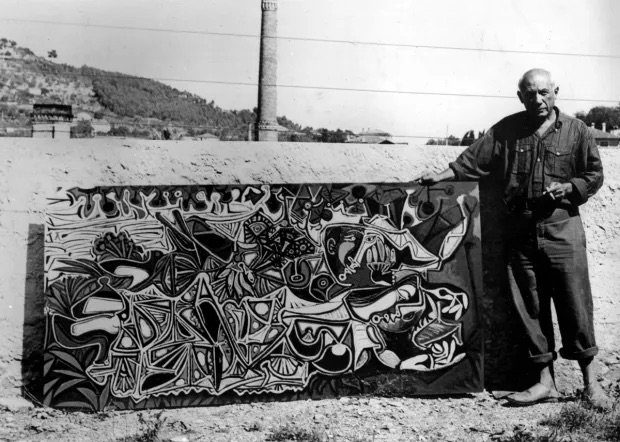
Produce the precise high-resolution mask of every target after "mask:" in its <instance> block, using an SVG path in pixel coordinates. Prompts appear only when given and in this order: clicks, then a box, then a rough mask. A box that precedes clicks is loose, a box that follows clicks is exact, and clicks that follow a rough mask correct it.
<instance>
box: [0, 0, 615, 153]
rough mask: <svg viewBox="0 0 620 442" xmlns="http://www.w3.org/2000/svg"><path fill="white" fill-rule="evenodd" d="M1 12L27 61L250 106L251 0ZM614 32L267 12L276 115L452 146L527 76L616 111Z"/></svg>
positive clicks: (549, 24)
mask: <svg viewBox="0 0 620 442" xmlns="http://www.w3.org/2000/svg"><path fill="white" fill-rule="evenodd" d="M0 11H3V13H2V14H1V15H0V37H6V38H9V39H11V40H15V41H17V43H18V44H19V45H20V46H25V47H29V48H30V49H31V50H33V51H34V52H35V53H36V54H37V55H46V54H47V51H49V50H52V49H55V50H56V51H57V53H58V58H57V59H56V60H55V61H57V62H62V63H68V64H71V65H75V66H81V65H89V66H93V67H97V68H101V69H105V70H110V71H115V72H122V73H127V74H133V75H139V76H144V77H151V78H163V79H173V80H174V81H172V80H166V81H164V82H165V83H167V84H169V85H171V86H173V87H176V88H177V89H180V90H187V91H190V92H192V93H195V94H198V95H200V96H202V97H204V98H205V99H207V100H209V101H211V100H214V101H215V103H216V104H217V105H218V106H220V107H221V108H223V109H251V108H253V107H255V106H256V105H257V96H258V92H257V90H258V88H257V86H255V84H256V83H257V81H258V56H259V39H258V36H259V34H260V21H261V1H260V0H175V1H172V0H169V1H164V0H121V1H119V0H105V1H101V0H97V1H93V0H79V1H78V0H54V1H53V2H51V1H49V0H36V1H35V0H0ZM619 19H620V2H617V1H614V0H590V1H586V0H582V1H576V0H547V1H540V0H512V1H508V0H494V1H491V0H486V1H484V0H468V1H462V0H431V1H425V0H416V1H411V0H384V1H377V0H372V1H371V0H337V1H334V0H278V35H279V37H280V38H279V39H278V85H280V87H279V88H278V115H285V116H286V117H287V118H289V119H291V120H293V121H295V122H296V123H299V124H301V125H302V126H312V127H315V128H319V127H326V128H328V129H332V130H335V129H337V128H342V129H350V130H352V131H354V132H360V131H362V130H363V129H368V128H373V129H375V128H379V129H382V130H385V131H387V132H390V133H391V134H393V135H394V136H397V137H402V138H401V141H409V140H410V138H411V137H445V136H446V134H447V133H448V134H453V135H455V136H457V137H461V136H463V134H464V133H465V132H466V131H468V130H469V129H473V130H475V131H479V130H483V129H486V128H488V127H490V126H491V125H493V124H494V123H495V122H496V121H498V120H499V119H501V118H502V117H503V116H505V115H508V114H511V113H514V112H518V111H520V110H522V105H521V104H520V103H519V101H518V99H517V97H516V91H517V81H518V79H519V77H520V76H521V75H522V74H523V72H525V71H526V70H528V69H530V68H533V67H539V68H545V69H548V70H550V71H551V72H552V73H553V75H554V79H555V80H556V83H557V84H558V85H559V87H560V94H559V97H558V101H557V105H558V107H560V109H561V110H562V111H563V112H565V113H567V114H571V115H572V114H574V113H575V112H577V111H580V110H584V111H587V110H588V109H590V108H591V107H594V106H597V105H605V106H613V105H617V104H618V103H619V102H620V81H618V79H619V78H620V26H619V25H618V23H619V21H618V20H619ZM24 20H30V22H28V21H24ZM32 21H37V22H36V23H35V22H32ZM43 22H48V23H43ZM51 22H55V23H51ZM58 23H63V24H58ZM122 27H127V28H142V30H133V29H119V28H122ZM145 29H150V30H145ZM213 33H221V34H237V35H213ZM300 38H301V39H310V40H299V39H300ZM317 40H318V41H317ZM325 40H331V41H325ZM421 46H422V47H421ZM438 47H439V48H438ZM442 47H443V48H442ZM449 48H451V49H449ZM455 48H460V49H455ZM465 49H466V50H465ZM511 51H525V52H534V53H515V52H511ZM540 53H547V54H540ZM549 53H554V54H556V55H552V54H549ZM557 54H578V55H557ZM610 56H611V57H610ZM180 80H187V81H180ZM205 81H215V82H218V81H222V82H237V83H252V84H254V85H238V84H237V85H228V84H216V83H206V82H205ZM290 86H303V88H299V87H290ZM320 88H327V89H320ZM334 88H335V89H338V88H344V89H358V91H351V90H334ZM359 89H364V90H366V91H359ZM368 90H372V91H389V92H369V91H368ZM397 92H400V93H397ZM416 92H417V93H416ZM419 93H422V94H419ZM435 94H448V95H435ZM450 94H457V95H450ZM458 94H465V95H494V96H504V97H508V98H488V97H467V96H462V95H461V96H459V95H458ZM577 100H593V101H577ZM605 100H612V102H609V101H605ZM414 139H415V138H411V140H414Z"/></svg>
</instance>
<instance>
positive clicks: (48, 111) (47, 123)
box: [32, 104, 73, 138]
mask: <svg viewBox="0 0 620 442" xmlns="http://www.w3.org/2000/svg"><path fill="white" fill-rule="evenodd" d="M72 121H73V111H72V107H71V105H68V104H34V105H32V137H33V138H70V137H71V122H72Z"/></svg>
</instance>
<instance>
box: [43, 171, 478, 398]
mask: <svg viewBox="0 0 620 442" xmlns="http://www.w3.org/2000/svg"><path fill="white" fill-rule="evenodd" d="M477 192H478V190H477V185H476V184H475V183H442V184H438V185H435V186H431V187H421V186H416V185H411V184H278V185H274V184H271V185H267V184H250V185H205V186H198V185H190V186H129V187H97V188H92V189H80V188H73V189H69V190H63V191H60V192H59V193H58V196H57V197H56V198H53V199H50V204H49V206H48V210H47V212H46V232H45V286H46V287H45V290H46V301H47V302H46V308H45V313H46V318H47V323H46V338H45V353H44V367H43V372H44V381H45V385H44V391H43V394H44V403H45V404H46V405H49V406H54V407H59V408H74V409H91V410H101V409H104V408H105V407H116V408H128V409H136V408H150V407H180V406H199V405H208V404H218V403H230V402H238V401H251V400H291V399H295V398H308V397H311V398H314V397H324V396H328V395H349V394H359V393H372V392H376V391H378V390H380V388H381V386H383V385H386V384H390V383H391V384H393V385H401V387H402V388H405V387H403V386H405V385H406V389H407V391H409V392H413V393H414V394H447V393H463V392H471V391H479V390H480V389H481V388H482V365H483V364H482V330H481V328H482V327H481V321H480V320H479V319H480V318H479V314H478V312H477V306H476V299H477V297H478V296H479V295H480V292H481V290H482V287H481V279H482V278H481V276H482V270H481V268H480V263H481V260H480V227H479V203H478V193H477ZM399 383H400V384H399Z"/></svg>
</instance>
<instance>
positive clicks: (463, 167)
mask: <svg viewBox="0 0 620 442" xmlns="http://www.w3.org/2000/svg"><path fill="white" fill-rule="evenodd" d="M495 152H496V142H495V137H494V135H493V129H490V130H489V131H488V132H487V133H486V134H485V135H484V136H483V137H482V138H480V139H478V140H476V141H475V142H474V143H473V144H472V145H471V146H469V147H468V148H467V149H465V150H464V151H463V152H462V153H461V154H460V155H459V156H458V158H457V159H456V160H455V161H453V162H451V163H450V164H449V167H450V168H451V169H452V170H453V171H454V175H455V179H456V180H457V181H468V180H477V179H480V178H482V177H485V176H487V175H489V173H491V166H492V163H493V157H494V155H495Z"/></svg>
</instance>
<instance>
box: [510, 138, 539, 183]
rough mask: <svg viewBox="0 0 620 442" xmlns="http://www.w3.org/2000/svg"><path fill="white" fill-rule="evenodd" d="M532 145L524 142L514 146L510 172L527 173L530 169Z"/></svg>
mask: <svg viewBox="0 0 620 442" xmlns="http://www.w3.org/2000/svg"><path fill="white" fill-rule="evenodd" d="M533 155H534V145H533V144H531V143H524V144H519V145H517V146H515V148H514V153H513V157H512V158H513V163H512V172H513V173H516V174H519V175H521V174H529V173H530V170H531V169H532V156H533Z"/></svg>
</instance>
